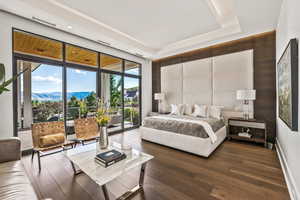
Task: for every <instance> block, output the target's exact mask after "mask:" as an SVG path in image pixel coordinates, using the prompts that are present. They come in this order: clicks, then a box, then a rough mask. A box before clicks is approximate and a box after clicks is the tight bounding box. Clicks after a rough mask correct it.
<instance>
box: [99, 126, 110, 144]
mask: <svg viewBox="0 0 300 200" xmlns="http://www.w3.org/2000/svg"><path fill="white" fill-rule="evenodd" d="M99 130H100V134H99V147H100V149H106V148H107V147H108V134H107V126H100V127H99Z"/></svg>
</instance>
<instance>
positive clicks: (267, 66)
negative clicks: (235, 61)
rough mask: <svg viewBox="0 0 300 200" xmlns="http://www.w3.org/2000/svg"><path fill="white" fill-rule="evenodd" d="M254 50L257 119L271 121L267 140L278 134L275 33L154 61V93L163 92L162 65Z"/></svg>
mask: <svg viewBox="0 0 300 200" xmlns="http://www.w3.org/2000/svg"><path fill="white" fill-rule="evenodd" d="M250 49H253V60H254V63H253V68H254V89H255V90H256V100H255V101H254V111H255V118H257V119H262V120H265V121H266V122H267V124H268V130H267V132H268V141H270V142H274V141H275V137H276V32H275V31H271V32H267V33H262V34H257V35H252V36H249V37H246V38H241V39H239V40H234V41H229V42H225V43H220V44H217V45H213V46H209V47H206V48H202V49H197V50H193V51H189V52H185V53H182V54H178V55H174V56H170V57H166V58H161V59H158V60H155V61H153V62H152V96H154V94H155V93H157V92H161V85H160V84H161V68H164V67H167V66H169V65H172V64H178V63H184V62H190V61H194V60H198V59H205V58H210V57H214V56H219V55H226V54H230V53H235V52H240V51H245V50H250ZM152 110H153V111H157V110H158V101H154V100H153V101H152Z"/></svg>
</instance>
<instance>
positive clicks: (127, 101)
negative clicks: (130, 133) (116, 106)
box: [124, 76, 140, 128]
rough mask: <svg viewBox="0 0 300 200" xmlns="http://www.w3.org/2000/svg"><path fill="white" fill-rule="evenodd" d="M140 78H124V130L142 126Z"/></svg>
mask: <svg viewBox="0 0 300 200" xmlns="http://www.w3.org/2000/svg"><path fill="white" fill-rule="evenodd" d="M139 82H140V81H139V79H138V78H132V77H127V76H125V77H124V128H131V127H134V126H138V125H139V124H140V94H139V91H140V84H139Z"/></svg>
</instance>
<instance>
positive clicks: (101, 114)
mask: <svg viewBox="0 0 300 200" xmlns="http://www.w3.org/2000/svg"><path fill="white" fill-rule="evenodd" d="M109 113H110V109H109V107H107V106H106V105H105V104H104V103H103V101H102V100H101V99H100V100H99V101H98V104H97V112H96V120H97V123H98V124H99V126H107V125H108V122H109V121H110V116H109Z"/></svg>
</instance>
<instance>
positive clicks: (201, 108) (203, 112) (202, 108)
mask: <svg viewBox="0 0 300 200" xmlns="http://www.w3.org/2000/svg"><path fill="white" fill-rule="evenodd" d="M192 115H193V116H194V117H207V106H206V105H198V104H195V110H194V112H193V114H192Z"/></svg>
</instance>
